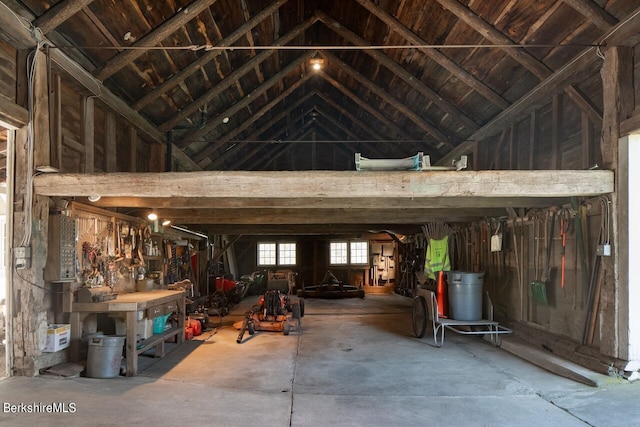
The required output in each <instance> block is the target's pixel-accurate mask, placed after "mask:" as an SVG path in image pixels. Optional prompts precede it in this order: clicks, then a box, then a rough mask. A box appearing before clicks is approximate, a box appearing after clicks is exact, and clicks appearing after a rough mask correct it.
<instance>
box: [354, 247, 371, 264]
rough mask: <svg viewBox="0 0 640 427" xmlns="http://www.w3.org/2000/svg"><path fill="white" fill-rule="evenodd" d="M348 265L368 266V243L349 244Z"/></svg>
mask: <svg viewBox="0 0 640 427" xmlns="http://www.w3.org/2000/svg"><path fill="white" fill-rule="evenodd" d="M349 263H350V264H369V242H367V241H354V242H349Z"/></svg>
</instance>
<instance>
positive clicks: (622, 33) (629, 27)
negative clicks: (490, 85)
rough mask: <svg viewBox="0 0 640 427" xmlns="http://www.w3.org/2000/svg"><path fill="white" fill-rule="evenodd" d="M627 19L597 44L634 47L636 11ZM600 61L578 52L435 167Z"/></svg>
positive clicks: (638, 28)
mask: <svg viewBox="0 0 640 427" xmlns="http://www.w3.org/2000/svg"><path fill="white" fill-rule="evenodd" d="M629 16H630V17H631V18H629V19H627V20H625V21H623V22H621V23H619V24H618V25H616V26H615V27H613V28H611V29H610V30H609V31H608V32H607V33H606V34H605V35H603V36H602V37H601V38H600V40H598V41H599V42H600V43H606V44H611V45H612V46H629V47H632V46H635V44H637V43H638V42H640V8H638V9H636V10H635V11H634V12H632V13H631V14H630V15H629ZM601 64H602V61H601V60H600V58H599V57H598V55H597V50H596V48H594V47H590V48H587V49H585V50H583V51H582V52H580V54H578V55H577V56H576V57H575V58H574V59H573V60H572V61H571V62H570V63H568V64H567V65H565V66H564V67H563V68H562V69H560V70H558V71H556V72H555V73H553V74H552V75H551V76H549V77H548V78H547V79H545V80H544V81H542V82H541V83H540V84H538V85H537V86H536V87H535V88H533V89H532V90H530V91H529V92H528V93H527V94H526V95H524V96H523V97H521V98H520V100H518V102H516V103H514V104H513V105H512V106H511V107H509V108H508V109H507V110H505V111H503V112H502V113H500V114H498V116H497V117H495V118H494V119H493V120H492V121H491V122H489V123H487V124H486V125H485V126H483V127H482V129H480V130H478V131H477V132H475V133H474V134H473V135H471V136H470V137H469V138H468V141H466V142H464V143H462V144H460V145H458V146H457V147H456V148H454V149H453V150H452V151H451V152H450V153H449V154H447V155H446V156H444V157H443V158H442V159H440V160H439V161H438V163H439V164H442V165H444V164H448V163H449V162H451V160H454V159H456V158H457V157H458V156H460V155H461V154H467V153H469V152H471V150H472V149H473V146H475V144H476V141H481V140H483V139H485V138H488V137H490V136H492V135H495V134H496V133H498V132H500V130H502V129H503V128H504V127H505V126H507V125H509V124H510V123H512V122H515V121H517V120H518V119H519V118H520V117H522V116H523V115H524V114H528V113H529V112H530V111H532V110H534V109H536V108H539V107H541V106H542V105H543V104H545V103H548V101H549V98H550V97H551V96H553V95H555V94H556V93H558V92H561V91H562V90H563V89H564V88H565V87H567V85H571V84H574V83H576V82H580V81H583V80H584V79H585V78H586V77H588V76H591V75H593V74H594V73H597V72H598V70H599V69H600V66H601Z"/></svg>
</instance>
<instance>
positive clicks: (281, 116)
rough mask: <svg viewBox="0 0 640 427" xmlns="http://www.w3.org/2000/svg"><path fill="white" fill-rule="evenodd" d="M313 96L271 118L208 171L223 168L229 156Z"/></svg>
mask: <svg viewBox="0 0 640 427" xmlns="http://www.w3.org/2000/svg"><path fill="white" fill-rule="evenodd" d="M311 96H312V94H307V95H305V96H303V97H302V98H299V99H298V100H296V102H294V103H293V104H291V105H290V106H288V107H287V108H285V109H284V110H282V111H280V113H279V114H277V115H276V116H275V117H273V118H271V119H270V120H269V121H268V122H267V123H265V124H263V125H262V126H260V127H259V128H258V129H256V130H255V131H254V132H252V133H251V134H250V135H248V136H247V137H246V138H245V139H244V140H243V141H239V142H237V143H236V144H235V145H234V146H233V147H231V148H230V149H228V150H227V151H225V152H224V153H222V154H221V155H219V156H218V157H216V158H215V159H213V161H212V162H211V163H210V164H209V165H208V166H207V169H208V170H213V169H214V168H217V167H220V166H222V164H223V163H224V161H225V160H226V159H227V158H229V156H232V155H233V154H234V153H237V152H238V151H239V150H240V149H241V148H243V147H245V146H247V145H248V144H249V141H252V140H254V139H255V138H257V137H258V136H259V135H260V134H262V133H264V132H265V131H267V129H269V128H271V127H272V126H273V125H274V124H275V123H277V122H279V121H280V120H282V119H284V118H285V117H287V116H288V115H289V114H290V113H291V112H292V111H293V110H295V109H296V108H298V107H299V106H301V105H302V104H303V103H305V102H306V101H307V100H308V99H309V98H311Z"/></svg>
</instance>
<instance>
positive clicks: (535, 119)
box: [529, 110, 540, 170]
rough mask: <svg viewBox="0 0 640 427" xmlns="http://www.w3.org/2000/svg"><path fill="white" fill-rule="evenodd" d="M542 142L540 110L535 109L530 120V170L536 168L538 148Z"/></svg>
mask: <svg viewBox="0 0 640 427" xmlns="http://www.w3.org/2000/svg"><path fill="white" fill-rule="evenodd" d="M539 144H540V112H539V111H538V110H533V111H532V112H531V119H530V120H529V170H533V169H534V164H535V158H536V148H537V147H538V145H539Z"/></svg>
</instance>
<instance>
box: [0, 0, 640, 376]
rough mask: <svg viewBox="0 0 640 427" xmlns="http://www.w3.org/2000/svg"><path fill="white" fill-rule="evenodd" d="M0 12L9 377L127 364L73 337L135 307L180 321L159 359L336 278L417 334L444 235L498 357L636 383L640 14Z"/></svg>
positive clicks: (188, 8) (340, 4)
mask: <svg viewBox="0 0 640 427" xmlns="http://www.w3.org/2000/svg"><path fill="white" fill-rule="evenodd" d="M0 11H1V12H0V56H1V58H2V60H1V61H0V126H1V127H0V129H2V130H1V131H0V150H1V153H2V154H1V155H0V167H1V169H2V182H3V184H4V188H5V189H6V195H5V196H4V197H3V199H2V200H3V203H2V207H3V209H4V216H3V221H4V222H5V224H6V239H5V240H4V241H3V243H2V246H3V250H4V254H5V266H6V267H4V268H5V270H4V271H3V274H4V276H5V277H4V278H3V279H5V282H4V283H3V287H2V289H0V290H1V291H2V292H3V294H2V295H0V298H2V300H1V303H2V307H3V311H2V314H0V321H1V322H0V323H1V325H2V328H0V338H1V340H2V342H3V344H2V347H1V348H2V352H3V357H5V359H6V364H5V363H3V364H2V366H3V367H6V370H4V372H3V374H4V376H37V375H40V373H41V370H42V369H43V368H47V367H51V366H54V365H56V364H61V363H66V362H74V361H77V359H78V354H79V346H80V342H81V339H82V337H83V334H87V333H91V332H95V331H96V330H100V329H101V328H102V329H104V328H106V329H109V328H111V327H113V328H115V330H114V331H111V333H119V334H123V335H126V337H127V344H126V354H133V353H135V352H136V338H140V330H138V331H137V332H136V330H135V328H134V330H131V327H130V326H131V325H134V324H135V319H134V317H132V316H135V313H136V312H135V311H133V312H127V313H126V315H124V316H123V317H121V318H116V319H115V320H114V319H113V318H109V317H108V316H92V315H91V314H95V313H96V312H97V311H100V310H98V309H95V307H97V306H98V305H99V306H100V307H102V308H101V310H102V309H104V307H107V306H109V304H116V303H117V302H118V301H119V300H120V301H122V299H123V298H124V299H125V300H126V298H128V297H130V296H131V295H132V294H134V295H135V293H138V294H143V293H153V292H156V293H157V294H155V295H160V293H162V296H157V297H153V298H151V299H150V300H148V301H147V302H148V305H145V306H144V307H148V308H147V311H149V310H152V309H153V308H158V310H159V311H157V314H158V315H162V316H164V315H165V314H169V313H168V312H172V313H176V314H177V316H176V317H178V318H179V319H178V321H177V323H176V324H175V325H174V327H173V328H171V329H170V330H169V332H162V331H161V332H162V333H161V334H160V335H159V336H161V339H162V340H167V339H171V338H173V339H174V340H175V341H177V342H181V341H183V340H184V337H183V332H184V326H185V324H184V322H185V315H187V314H189V312H191V313H194V312H197V310H198V309H202V307H204V308H205V310H206V309H207V308H208V307H206V306H207V305H209V304H211V301H212V298H211V296H212V295H213V294H214V293H215V291H217V290H219V289H220V288H221V287H224V286H225V285H224V283H225V280H229V281H240V280H241V278H242V277H245V276H250V278H251V279H252V280H255V282H254V284H255V283H257V282H258V280H257V279H256V276H257V277H261V278H263V281H264V282H265V283H269V282H270V283H278V282H282V281H284V282H285V283H286V285H287V288H286V290H287V291H288V292H289V291H292V292H293V293H294V294H295V292H297V291H299V290H304V289H305V288H306V287H308V286H314V285H319V284H321V282H322V281H323V279H325V278H326V275H327V271H331V273H332V274H333V276H334V278H335V280H337V281H339V282H340V283H344V284H350V285H353V286H355V287H357V288H359V289H361V290H363V291H364V294H365V295H366V297H365V300H366V299H368V298H375V294H389V293H392V294H393V293H395V294H397V295H401V296H402V297H403V298H406V299H407V301H410V303H409V304H411V301H412V300H413V299H414V298H416V301H417V302H416V303H415V304H417V307H418V309H419V308H420V307H424V305H422V306H420V304H424V300H422V302H421V300H420V299H419V298H421V297H420V296H419V295H418V294H417V289H418V288H423V287H427V288H428V287H429V286H431V287H432V289H436V291H437V287H438V286H439V283H438V281H437V279H436V280H435V281H434V279H433V278H429V276H428V275H426V274H425V272H424V265H425V259H426V258H427V257H428V255H427V254H426V252H427V250H428V246H429V243H430V237H431V238H434V237H435V236H436V235H438V234H439V235H440V236H439V237H438V238H440V237H444V236H445V235H446V236H447V237H448V247H447V251H448V257H449V258H450V266H449V267H448V268H447V270H451V271H462V272H470V273H471V272H472V273H480V272H481V273H483V282H482V283H481V284H482V288H483V291H485V292H488V293H489V295H490V297H491V300H492V302H493V308H494V318H495V319H496V320H497V321H499V322H500V324H501V325H504V326H505V327H507V328H509V330H510V331H512V334H509V336H508V337H507V336H506V335H505V336H504V338H503V340H504V341H507V340H521V341H523V342H527V343H529V344H530V345H531V346H533V347H537V348H546V349H547V350H549V351H550V352H552V353H553V354H554V355H556V356H559V357H562V358H564V359H566V360H569V361H571V362H574V363H577V364H579V365H581V366H583V367H585V368H588V369H591V370H593V371H596V372H600V373H603V374H607V373H609V374H611V373H612V372H614V373H616V374H620V375H627V376H629V375H633V372H635V371H638V369H640V364H638V362H639V361H640V314H638V310H637V309H634V303H635V304H637V301H638V298H640V289H639V288H638V280H639V278H640V270H639V268H640V267H638V263H637V262H635V263H634V261H637V258H638V253H639V251H640V226H639V225H638V223H637V220H634V219H633V218H638V217H640V204H639V200H638V197H639V196H638V194H637V192H634V191H632V188H633V182H636V183H637V182H640V181H638V176H637V174H638V173H637V172H635V171H634V170H633V168H631V165H632V164H633V163H637V162H639V161H640V149H639V146H640V136H638V134H637V133H636V132H637V131H638V129H639V128H640V114H639V113H638V108H637V101H636V99H637V98H638V95H639V93H638V89H636V87H635V84H634V81H635V78H636V76H637V75H638V74H639V73H640V66H638V65H637V64H638V57H637V56H636V55H635V52H636V51H637V45H638V43H639V42H640V9H638V2H637V1H635V0H543V1H540V0H517V1H512V0H492V1H481V0H344V1H330V0H193V1H191V0H168V1H155V0H122V1H120V0H0ZM634 176H635V177H636V178H633V177H634ZM149 214H155V215H156V217H155V219H148V215H149ZM341 245H343V246H341ZM339 247H340V248H344V251H345V252H344V254H343V255H344V258H343V259H342V258H340V259H337V258H335V255H336V252H335V251H336V250H337V249H336V248H339ZM276 248H277V250H276ZM354 248H360V249H361V250H363V251H364V255H362V254H360V255H361V256H362V257H361V258H358V256H357V255H356V253H355V252H354V251H355V249H354ZM349 249H351V251H350V252H349ZM269 251H271V252H269ZM338 252H339V251H338ZM347 253H348V255H347ZM352 257H353V258H352ZM185 283H186V285H185ZM182 285H184V287H181V286H182ZM449 285H450V284H449ZM433 286H435V288H434V287H433ZM256 288H259V286H257V287H256ZM183 289H184V290H183ZM137 291H139V292H137ZM163 292H164V293H163ZM253 292H254V293H253V295H257V293H258V292H259V291H256V290H255V289H254V290H253ZM176 295H178V296H176ZM250 295H251V290H250V291H249V293H248V294H247V296H250ZM110 298H113V299H110ZM154 298H155V299H154ZM185 298H186V299H185ZM126 301H128V300H126ZM145 301H146V300H145ZM92 304H94V305H93V306H92ZM307 304H312V302H311V301H310V300H309V299H307ZM140 307H143V305H138V308H140ZM108 310H114V309H113V308H109V309H108ZM163 310H164V311H163ZM415 310H416V306H415V305H414V306H413V312H412V313H408V314H407V315H408V316H413V317H414V319H413V323H414V327H415V326H416V325H415V323H416V319H415V316H416V312H415ZM165 312H167V313H165ZM418 314H419V315H420V314H421V313H418ZM145 316H146V317H145V318H144V319H141V318H138V319H137V322H138V323H140V322H141V321H142V322H145V321H146V325H147V327H148V326H149V324H150V322H151V321H152V320H153V319H154V317H153V315H152V314H151V313H150V312H147V313H146V314H145ZM105 319H106V320H105ZM418 320H420V319H418ZM109 322H111V323H109ZM107 324H108V325H107ZM52 325H53V326H54V327H55V326H56V325H70V332H69V331H68V332H69V342H68V347H66V348H63V349H62V350H58V351H55V349H54V351H52V350H51V349H49V348H48V347H47V342H46V341H47V337H48V331H49V332H50V331H51V328H52ZM418 326H420V325H418ZM144 332H145V333H143V335H144V337H143V341H142V342H143V344H140V343H138V344H139V345H143V346H146V347H145V349H146V348H156V349H158V348H159V347H158V346H159V345H160V344H159V343H160V339H158V334H156V333H155V331H154V334H150V333H148V330H147V331H144ZM136 333H137V335H136ZM163 334H165V335H163ZM154 335H155V336H156V338H155V339H154ZM140 348H141V347H138V349H140ZM135 358H136V359H137V355H136V356H135ZM127 367H128V368H129V371H128V372H127V374H128V375H130V374H135V372H136V369H137V361H136V362H135V363H134V361H131V360H127Z"/></svg>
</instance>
